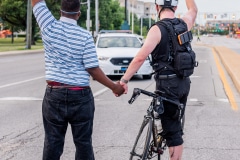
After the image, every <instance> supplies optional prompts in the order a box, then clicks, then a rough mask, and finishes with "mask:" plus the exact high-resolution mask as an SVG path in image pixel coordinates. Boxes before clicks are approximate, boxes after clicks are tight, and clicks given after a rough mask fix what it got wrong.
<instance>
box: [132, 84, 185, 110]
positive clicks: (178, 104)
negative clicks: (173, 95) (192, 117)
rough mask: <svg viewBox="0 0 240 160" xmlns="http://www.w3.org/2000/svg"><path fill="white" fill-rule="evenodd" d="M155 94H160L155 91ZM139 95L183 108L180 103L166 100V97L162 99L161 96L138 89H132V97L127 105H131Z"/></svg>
mask: <svg viewBox="0 0 240 160" xmlns="http://www.w3.org/2000/svg"><path fill="white" fill-rule="evenodd" d="M156 92H161V91H156ZM141 93H142V94H145V95H147V96H150V97H153V98H157V97H159V98H160V99H161V100H164V101H168V102H170V103H172V104H175V105H177V106H178V107H180V108H183V104H182V103H179V102H176V101H173V100H171V99H168V98H166V97H162V96H160V95H158V94H155V93H152V92H149V91H146V90H143V89H140V88H134V89H133V94H132V97H131V99H130V100H129V101H128V103H129V104H132V103H133V102H134V101H135V100H136V99H137V97H138V96H139V95H140V94H141Z"/></svg>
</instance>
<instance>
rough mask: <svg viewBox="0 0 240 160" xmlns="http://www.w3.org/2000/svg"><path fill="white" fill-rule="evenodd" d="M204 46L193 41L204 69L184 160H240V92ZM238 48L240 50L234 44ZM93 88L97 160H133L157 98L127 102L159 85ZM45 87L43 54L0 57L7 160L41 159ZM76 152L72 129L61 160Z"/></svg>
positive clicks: (195, 83) (1, 146)
mask: <svg viewBox="0 0 240 160" xmlns="http://www.w3.org/2000/svg"><path fill="white" fill-rule="evenodd" d="M210 38H211V39H210ZM203 39H206V40H205V42H207V43H208V44H209V45H210V44H220V43H224V42H223V41H222V40H221V39H219V41H220V42H218V39H217V38H214V37H201V40H202V41H203ZM202 41H201V42H196V41H195V40H194V41H193V47H194V49H195V51H196V53H197V57H198V61H199V67H198V68H196V69H195V73H194V75H193V76H191V80H192V84H191V85H192V87H191V92H190V95H189V98H188V105H187V110H186V123H185V135H184V140H185V143H184V153H183V160H226V159H231V160H239V157H240V137H239V133H240V123H239V122H240V113H239V108H238V107H240V98H239V93H238V92H237V91H236V89H235V87H234V85H233V83H232V82H231V78H230V77H229V76H228V74H227V73H226V71H225V70H224V68H222V71H221V68H220V69H219V67H218V66H217V63H218V62H217V60H216V57H215V56H214V53H212V50H211V49H210V48H209V47H206V46H205V44H204V45H202V44H201V43H203V42H202ZM234 48H235V49H236V50H238V51H239V47H237V45H232V49H234ZM222 67H223V66H222ZM221 72H223V73H224V75H225V78H226V81H227V82H225V83H227V84H228V85H229V88H230V90H231V93H232V94H233V97H235V103H236V106H237V108H233V107H232V104H231V103H230V100H231V99H229V95H227V94H226V90H225V89H224V86H223V84H224V83H223V81H222V76H221V74H220V73H221ZM116 79H117V78H116ZM116 79H113V80H116ZM91 86H92V90H93V93H94V95H95V104H96V109H95V118H94V133H93V146H94V152H95V159H96V160H127V159H128V156H129V152H130V149H131V147H132V145H133V142H134V139H135V137H136V134H137V132H138V129H139V126H140V123H141V121H142V118H143V115H144V114H145V112H146V108H147V105H148V104H149V103H150V100H151V99H150V97H147V96H144V95H141V96H140V97H138V99H137V100H136V102H134V104H132V105H129V104H128V103H127V101H128V99H129V98H130V97H131V92H132V90H133V88H135V87H139V88H142V89H147V90H149V91H153V90H154V88H155V84H154V80H153V79H152V80H142V79H141V78H140V77H135V78H134V79H133V80H131V81H130V83H129V93H128V94H127V95H123V96H121V97H119V98H116V97H114V96H113V94H112V93H111V91H110V90H108V89H106V88H105V87H104V86H102V85H101V84H99V83H97V82H96V81H91ZM44 88H45V82H44V57H43V54H42V53H37V54H24V55H11V56H0V159H1V160H40V159H41V154H42V147H43V139H44V133H43V126H42V119H41V102H42V97H43V94H44ZM230 98H231V96H230ZM74 152H75V148H74V145H73V141H72V136H71V132H70V126H69V130H68V132H67V135H66V143H65V147H64V153H63V155H62V158H61V160H72V159H74ZM166 153H167V152H166ZM166 153H165V155H166Z"/></svg>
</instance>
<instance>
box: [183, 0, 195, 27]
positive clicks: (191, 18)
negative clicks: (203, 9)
mask: <svg viewBox="0 0 240 160" xmlns="http://www.w3.org/2000/svg"><path fill="white" fill-rule="evenodd" d="M186 5H187V9H188V11H187V13H186V14H185V15H184V17H183V18H182V19H183V20H184V21H185V22H186V23H187V26H188V30H191V28H192V27H193V25H194V22H195V19H196V17H197V12H198V8H197V5H196V3H195V1H194V0H186Z"/></svg>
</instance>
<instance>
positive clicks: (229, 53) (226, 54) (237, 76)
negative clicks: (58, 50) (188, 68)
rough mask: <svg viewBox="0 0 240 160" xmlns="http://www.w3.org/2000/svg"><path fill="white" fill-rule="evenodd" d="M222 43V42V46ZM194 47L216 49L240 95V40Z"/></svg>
mask: <svg viewBox="0 0 240 160" xmlns="http://www.w3.org/2000/svg"><path fill="white" fill-rule="evenodd" d="M213 40H214V41H213ZM220 42H222V44H221V43H220ZM226 42H228V43H226ZM219 44H220V46H219ZM193 45H203V46H206V47H211V48H212V49H214V51H216V53H217V54H218V56H219V58H220V59H221V61H222V63H223V65H224V67H225V69H226V70H227V72H228V74H229V75H230V77H231V78H232V80H233V83H234V85H235V87H236V88H237V90H238V91H239V93H240V39H231V38H226V37H201V42H197V41H196V37H194V40H193ZM231 48H233V49H231ZM236 48H237V49H236ZM39 52H43V50H42V49H41V50H22V51H8V52H0V56H1V55H13V54H29V53H39Z"/></svg>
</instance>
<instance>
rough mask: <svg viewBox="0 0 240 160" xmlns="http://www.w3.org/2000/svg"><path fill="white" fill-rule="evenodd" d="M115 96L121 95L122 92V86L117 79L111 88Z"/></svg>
mask: <svg viewBox="0 0 240 160" xmlns="http://www.w3.org/2000/svg"><path fill="white" fill-rule="evenodd" d="M112 91H113V93H114V94H115V96H116V97H119V96H121V95H122V94H123V93H124V91H125V90H124V88H123V86H122V85H121V84H120V82H119V81H117V82H115V87H114V88H113V89H112Z"/></svg>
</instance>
